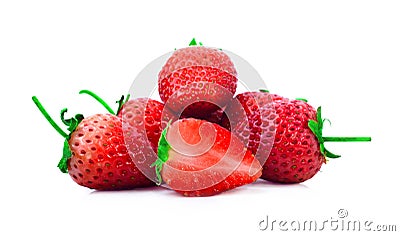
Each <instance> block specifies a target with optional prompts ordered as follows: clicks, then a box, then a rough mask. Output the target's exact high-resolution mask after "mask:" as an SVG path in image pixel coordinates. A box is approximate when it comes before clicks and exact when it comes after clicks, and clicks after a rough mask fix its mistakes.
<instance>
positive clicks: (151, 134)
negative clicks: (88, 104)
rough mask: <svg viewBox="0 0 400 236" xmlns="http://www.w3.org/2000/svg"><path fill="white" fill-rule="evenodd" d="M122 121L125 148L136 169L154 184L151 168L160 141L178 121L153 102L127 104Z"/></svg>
mask: <svg viewBox="0 0 400 236" xmlns="http://www.w3.org/2000/svg"><path fill="white" fill-rule="evenodd" d="M118 116H119V117H121V118H122V127H123V133H124V139H125V144H126V147H127V149H128V153H129V155H130V156H131V157H132V159H133V162H134V163H135V165H136V166H137V167H138V168H139V169H140V170H141V171H142V173H143V174H144V175H146V176H147V177H148V178H149V179H151V180H153V181H154V182H156V181H157V177H156V175H155V172H154V168H152V167H150V166H151V164H152V163H153V162H154V161H156V160H157V149H158V140H159V139H160V136H161V132H162V130H163V128H165V127H166V125H167V123H168V121H170V120H171V121H172V120H176V119H177V118H176V117H174V115H173V114H172V113H171V112H170V111H169V110H168V109H167V108H165V107H164V105H163V104H162V103H160V102H158V101H156V100H153V99H150V98H137V99H133V100H129V101H128V102H126V103H125V104H124V105H123V106H122V109H121V112H120V113H119V114H118Z"/></svg>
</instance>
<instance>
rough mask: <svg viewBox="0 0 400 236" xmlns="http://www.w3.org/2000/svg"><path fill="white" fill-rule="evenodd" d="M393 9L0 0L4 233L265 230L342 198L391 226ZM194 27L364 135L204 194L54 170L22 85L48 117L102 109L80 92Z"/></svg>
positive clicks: (277, 87) (54, 138)
mask: <svg viewBox="0 0 400 236" xmlns="http://www.w3.org/2000/svg"><path fill="white" fill-rule="evenodd" d="M399 12H400V3H399V2H398V1H384V0H380V1H348V0H347V1H232V0H231V1H215V0H214V1H181V2H179V1H141V2H140V3H134V2H133V1H98V0H97V1H1V3H0V79H1V82H2V85H1V86H0V89H1V91H0V96H1V99H0V101H1V116H0V119H1V120H0V121H1V122H0V124H1V142H0V143H1V156H0V157H1V161H0V177H1V178H0V181H1V194H0V196H1V201H0V206H1V208H0V216H1V221H0V235H28V234H29V235H84V234H86V235H118V234H119V235H122V234H123V235H149V234H152V235H155V234H164V235H171V234H172V233H174V234H175V235H216V234H224V235H229V234H232V233H237V234H235V235H268V234H270V233H271V232H268V231H264V232H263V231H260V230H259V226H258V224H259V222H260V221H261V220H262V219H265V217H266V215H268V216H269V218H270V219H276V220H319V221H323V220H329V219H331V217H332V218H333V219H337V211H338V210H339V209H341V208H344V209H346V210H348V212H349V216H348V218H347V219H350V220H351V219H357V220H362V221H365V220H372V221H374V222H376V223H380V224H397V230H398V231H400V221H399V218H400V214H399V211H400V206H399V205H400V204H399V200H398V199H399V197H400V195H399V191H398V190H399V176H400V174H399V166H400V161H399V160H400V152H399V146H398V139H399V136H398V135H399V131H400V130H399V120H398V119H399V112H398V109H399V108H398V107H399V97H398V91H399V89H398V86H396V84H398V83H396V81H397V80H398V79H399V78H400V14H399ZM192 37H196V38H197V39H199V40H200V41H202V42H203V43H204V44H206V45H208V46H213V47H220V48H225V49H227V50H229V51H232V52H234V53H236V54H238V55H240V56H242V57H243V58H245V59H246V60H248V62H249V63H251V64H252V65H253V66H254V67H255V68H256V69H257V70H258V72H259V73H260V75H261V76H262V77H263V78H264V80H265V81H266V83H267V85H268V88H269V89H270V90H271V91H272V92H275V93H279V94H281V95H284V96H287V97H291V98H294V97H305V98H308V100H309V102H310V103H311V104H312V105H314V106H319V105H322V106H323V116H324V117H327V118H329V119H330V120H331V121H332V126H331V127H329V126H327V127H326V129H325V135H327V136H329V135H330V136H333V135H343V136H356V135H361V136H366V135H368V136H372V138H373V141H372V142H371V143H337V144H327V147H328V148H329V149H330V150H331V151H332V152H335V153H339V154H342V158H340V159H337V160H332V161H330V162H329V163H328V164H327V165H324V166H323V168H322V171H321V172H320V173H318V174H317V175H316V176H315V178H313V179H312V180H309V181H307V182H305V183H303V184H298V185H273V184H270V183H267V182H265V181H258V182H257V183H255V184H252V185H248V186H244V187H241V188H238V189H236V190H233V191H230V192H227V193H224V194H221V195H218V196H214V197H208V198H184V197H181V196H179V195H177V194H175V193H174V192H172V191H168V190H164V189H156V188H152V189H144V190H135V191H123V192H93V191H91V190H88V189H85V188H83V187H80V186H78V185H76V184H75V183H74V182H73V181H72V180H71V179H70V177H69V176H68V175H64V174H61V173H60V172H59V170H58V169H57V168H56V165H57V162H58V160H59V158H60V156H61V152H62V142H63V140H62V138H61V137H60V136H59V135H58V134H57V133H56V132H55V131H54V130H53V129H52V128H51V127H50V125H49V124H48V123H47V122H46V121H45V119H44V118H43V117H42V116H41V114H40V113H39V112H38V111H37V109H36V107H35V106H34V104H33V103H32V101H31V96H32V95H37V96H38V97H39V99H40V100H41V101H42V102H43V103H44V105H45V107H46V108H47V109H48V111H49V112H50V114H52V115H53V117H55V118H56V119H58V115H59V110H60V109H61V108H64V107H68V108H69V111H70V113H69V114H75V113H76V112H82V113H84V114H86V115H91V114H94V113H103V112H105V110H104V109H103V108H102V107H101V106H99V105H98V104H96V103H95V102H93V100H92V99H90V98H89V97H87V96H85V95H78V91H79V90H81V89H90V90H93V91H95V92H97V93H98V94H100V95H101V96H102V97H103V98H104V99H105V100H106V101H109V102H113V101H116V100H117V99H118V98H119V97H120V95H121V94H124V93H126V92H127V91H128V89H129V87H130V85H131V83H132V81H133V80H134V78H135V76H136V75H137V74H138V73H139V72H140V71H141V70H142V69H143V68H144V67H145V66H146V64H148V63H149V62H151V61H152V60H154V59H155V58H157V57H159V56H160V55H162V54H164V53H167V52H169V51H171V50H173V49H174V48H180V47H185V46H186V45H187V44H188V42H189V41H190V40H191V38H192ZM275 232H276V233H281V234H282V235H288V234H290V233H289V232H279V230H278V229H275V230H274V233H275ZM296 233H298V232H296ZM324 233H326V234H332V235H338V234H341V233H340V232H331V231H328V230H326V231H324ZM300 234H301V233H300ZM304 234H308V233H307V232H305V233H304ZM298 235H299V233H298ZM382 235H393V233H389V232H386V233H384V234H382Z"/></svg>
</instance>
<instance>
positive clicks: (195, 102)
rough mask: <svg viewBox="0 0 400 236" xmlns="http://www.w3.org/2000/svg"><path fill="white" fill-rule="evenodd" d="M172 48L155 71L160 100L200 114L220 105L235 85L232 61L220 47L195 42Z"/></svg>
mask: <svg viewBox="0 0 400 236" xmlns="http://www.w3.org/2000/svg"><path fill="white" fill-rule="evenodd" d="M191 45H192V46H189V47H187V48H183V49H178V50H176V51H175V52H174V53H173V54H172V56H171V57H170V58H169V59H168V60H167V62H166V63H165V65H164V66H163V68H162V69H161V71H160V73H159V75H158V91H159V94H160V97H161V100H162V101H163V102H164V103H165V104H166V106H167V107H168V108H170V109H171V110H172V111H174V112H176V113H178V114H181V113H182V112H183V111H184V110H185V114H186V116H187V115H189V116H191V117H196V118H204V117H206V116H207V115H208V114H209V113H211V112H213V111H216V110H217V109H219V108H220V107H224V106H225V105H226V104H227V103H228V102H229V101H230V100H231V99H232V97H233V94H234V93H235V91H236V87H237V72H236V69H235V66H234V64H233V62H232V61H231V60H230V58H229V57H228V55H227V54H225V53H224V52H223V51H222V50H219V49H214V48H208V47H204V46H197V44H196V42H195V40H193V41H192V43H191Z"/></svg>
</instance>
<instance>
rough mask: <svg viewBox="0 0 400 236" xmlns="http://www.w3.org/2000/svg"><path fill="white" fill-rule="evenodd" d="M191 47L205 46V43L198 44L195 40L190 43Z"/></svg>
mask: <svg viewBox="0 0 400 236" xmlns="http://www.w3.org/2000/svg"><path fill="white" fill-rule="evenodd" d="M189 46H203V43H202V42H199V43H198V44H197V42H196V39H195V38H193V39H192V41H190V43H189Z"/></svg>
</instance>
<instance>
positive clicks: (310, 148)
mask: <svg viewBox="0 0 400 236" xmlns="http://www.w3.org/2000/svg"><path fill="white" fill-rule="evenodd" d="M266 92H267V91H261V92H251V93H244V94H240V95H238V96H237V99H238V100H239V101H240V103H241V104H242V106H243V108H244V110H246V115H247V118H248V119H249V123H250V137H252V136H253V137H254V138H250V143H249V149H250V150H252V152H253V153H255V152H256V150H255V147H257V146H258V145H259V143H260V141H259V140H263V139H258V138H257V137H259V135H260V131H258V130H257V128H254V126H252V124H254V123H257V122H259V118H258V114H259V113H262V112H260V110H262V109H264V108H265V107H263V106H262V105H260V106H259V104H260V103H258V104H256V103H255V102H254V100H255V99H256V98H257V97H259V96H268V93H266ZM269 96H271V98H272V101H273V107H274V109H275V112H274V113H272V116H276V134H275V139H274V144H273V146H272V150H271V152H270V154H269V157H268V159H267V160H266V162H265V164H264V165H263V174H262V176H261V178H263V179H266V180H269V181H273V182H280V183H299V182H303V181H306V180H308V179H310V178H311V177H313V176H314V175H315V174H316V173H317V172H318V171H319V170H320V168H321V166H322V164H323V163H325V158H327V157H328V158H336V157H339V156H338V155H335V154H332V153H331V152H329V151H328V150H326V148H325V146H324V142H325V141H370V140H371V138H370V137H346V138H338V137H322V128H323V122H324V120H322V118H321V108H318V109H317V111H316V110H315V109H314V108H313V107H312V106H310V105H309V104H308V103H307V102H306V101H305V100H289V99H287V98H283V97H281V96H279V95H273V94H271V95H269ZM255 104H256V105H255ZM267 110H270V109H267ZM248 111H252V112H248ZM275 113H276V114H275ZM254 114H256V115H254ZM224 123H226V121H225V122H224ZM235 129H237V127H235V126H234V127H233V128H232V130H233V132H234V133H235ZM271 130H272V129H271ZM261 143H262V142H261Z"/></svg>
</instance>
